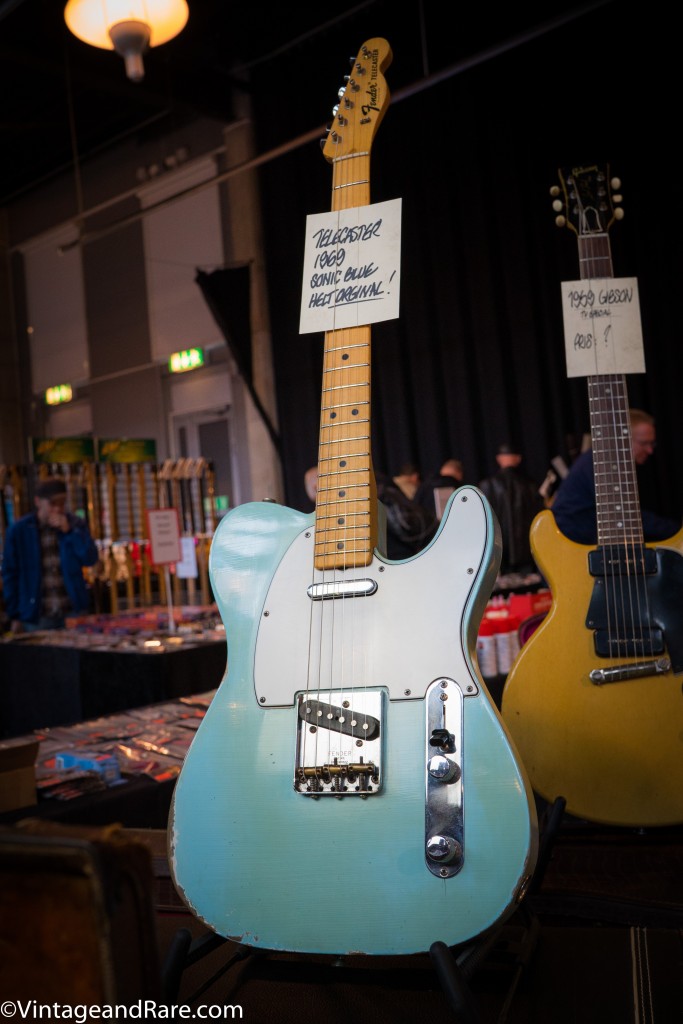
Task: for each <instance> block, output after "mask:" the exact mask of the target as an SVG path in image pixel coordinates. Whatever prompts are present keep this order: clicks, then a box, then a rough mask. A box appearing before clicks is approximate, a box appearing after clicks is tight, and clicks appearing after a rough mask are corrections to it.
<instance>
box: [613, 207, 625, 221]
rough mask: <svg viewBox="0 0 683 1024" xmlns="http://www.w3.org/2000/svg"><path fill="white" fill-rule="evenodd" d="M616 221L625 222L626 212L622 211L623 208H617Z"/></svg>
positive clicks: (615, 212)
mask: <svg viewBox="0 0 683 1024" xmlns="http://www.w3.org/2000/svg"><path fill="white" fill-rule="evenodd" d="M614 219H615V220H623V219H624V211H623V210H622V208H621V206H617V208H616V210H615V211H614Z"/></svg>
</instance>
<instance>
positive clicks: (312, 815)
mask: <svg viewBox="0 0 683 1024" xmlns="http://www.w3.org/2000/svg"><path fill="white" fill-rule="evenodd" d="M390 60H391V51H390V49H389V46H388V44H387V43H386V41H385V40H383V39H371V40H369V41H368V42H366V43H365V44H364V46H363V47H361V50H360V52H359V53H358V56H357V58H356V59H355V61H354V62H353V66H352V70H351V75H350V77H349V80H348V82H347V85H346V88H345V90H344V92H343V95H342V97H341V99H340V104H339V109H338V110H337V111H336V112H335V124H334V128H333V130H332V131H331V132H330V133H329V135H328V138H327V142H326V144H325V149H324V152H325V156H326V157H327V159H328V160H329V161H330V162H331V164H332V167H333V192H332V194H333V200H332V208H333V210H341V209H345V210H347V209H355V208H357V207H359V206H363V205H367V204H368V203H369V169H370V148H371V144H372V140H373V138H374V135H375V132H376V130H377V127H378V125H379V122H380V120H381V118H382V116H383V114H384V112H385V110H386V107H387V104H388V92H387V87H386V83H385V80H384V77H383V71H384V69H385V68H386V67H387V65H388V64H389V62H390ZM320 422H321V427H320V438H319V460H318V469H319V485H318V498H317V504H316V512H315V515H303V514H301V513H299V512H295V511H292V510H290V509H287V508H282V507H279V506H277V505H273V504H271V503H259V504H255V503H254V504H247V505H243V506H240V507H237V508H236V509H234V510H233V511H231V512H230V513H228V515H226V516H225V518H224V519H223V520H222V522H221V524H220V526H219V528H218V530H217V532H216V535H215V538H214V541H213V546H212V551H211V579H212V584H213V589H214V593H215V595H216V599H217V602H218V606H219V609H220V611H221V614H222V617H223V620H224V622H225V628H226V634H227V641H228V662H229V667H228V672H227V674H226V678H225V680H224V681H223V683H222V684H221V686H220V688H219V690H218V692H217V694H216V696H215V698H214V700H213V702H212V704H211V706H210V708H209V710H208V712H207V715H206V718H205V719H204V721H203V723H202V725H201V727H200V728H199V730H198V733H197V736H196V738H195V740H194V743H193V744H192V747H191V749H190V752H189V754H188V756H187V760H186V763H185V765H184V767H183V770H182V773H181V775H180V778H179V780H178V784H177V787H176V793H175V799H174V806H173V809H172V813H171V821H170V859H171V865H172V870H173V874H174V878H175V882H176V885H177V887H178V889H179V891H180V892H181V893H182V894H183V896H184V898H185V899H186V901H187V903H188V904H189V906H190V907H191V908H192V909H193V910H194V912H195V913H196V914H197V915H198V916H199V917H200V918H202V919H203V920H204V921H206V922H207V923H208V924H209V925H210V926H211V927H212V928H213V929H214V930H215V931H217V932H218V933H220V934H222V935H225V936H228V937H230V938H232V939H234V940H236V941H238V942H242V943H245V944H247V945H251V946H258V947H265V948H271V949H287V950H292V951H306V952H316V953H336V954H339V953H345V952H362V953H370V954H387V953H412V952H417V951H422V950H426V949H428V948H429V947H430V945H431V944H432V943H433V942H434V941H435V940H441V941H445V942H447V943H449V944H455V943H458V942H461V941H465V940H466V939H469V938H471V937H472V936H474V935H476V934H479V933H480V932H482V931H484V930H485V929H487V928H488V927H489V926H491V925H492V924H493V923H495V922H496V921H497V920H498V919H500V918H501V917H502V916H503V915H504V914H506V913H507V912H508V911H509V910H511V909H512V908H513V907H514V905H515V903H516V901H517V899H518V898H519V896H520V894H521V892H522V891H523V888H524V883H525V880H526V879H527V878H528V875H529V873H530V870H531V869H532V867H533V862H534V857H535V839H536V836H535V818H534V813H533V810H532V809H531V808H530V803H529V790H528V787H527V785H526V783H525V779H524V776H523V773H522V771H521V769H520V767H519V765H518V763H517V761H516V759H515V756H514V754H513V752H512V749H511V746H510V743H509V741H508V737H507V734H506V732H505V729H504V727H503V725H502V722H501V720H500V718H499V717H498V715H497V712H496V710H495V708H494V707H493V705H492V704H491V701H490V699H489V697H488V694H487V692H486V690H485V688H484V685H483V683H482V681H481V678H480V676H479V674H478V671H477V669H476V663H475V654H474V652H475V646H476V633H477V628H478V625H479V621H480V617H481V613H482V611H483V606H484V605H485V602H486V599H487V597H488V594H489V592H490V588H491V586H492V584H493V580H494V578H495V574H496V569H497V565H498V561H499V541H498V539H497V529H496V524H495V522H494V519H493V517H492V514H491V511H490V509H489V507H488V505H487V504H486V502H485V501H484V499H483V497H482V496H481V495H480V494H479V492H478V491H477V490H476V489H475V488H472V487H463V488H461V489H460V490H459V491H457V493H456V494H455V495H454V496H453V498H452V500H451V502H450V504H449V506H448V508H447V510H446V513H445V515H444V517H443V520H442V523H441V527H440V529H439V532H438V534H437V536H436V537H435V539H434V540H433V542H432V543H431V544H430V546H429V547H428V548H427V549H426V550H424V551H423V552H422V553H421V554H419V555H418V556H416V557H414V558H412V559H408V560H406V561H404V562H392V561H389V560H388V559H386V558H384V557H383V556H382V554H381V553H380V552H379V550H378V549H377V537H378V533H379V532H380V525H379V514H378V506H377V501H376V492H375V482H374V476H373V471H372V464H371V458H370V328H369V327H368V326H359V327H353V328H346V329H340V330H332V331H329V332H327V333H326V334H325V349H324V371H323V388H322V401H321V421H320Z"/></svg>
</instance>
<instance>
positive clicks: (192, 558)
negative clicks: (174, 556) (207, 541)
mask: <svg viewBox="0 0 683 1024" xmlns="http://www.w3.org/2000/svg"><path fill="white" fill-rule="evenodd" d="M180 549H181V551H182V553H183V557H182V558H181V560H180V561H179V562H178V564H177V565H176V567H175V571H176V576H177V577H178V579H180V580H196V579H197V576H198V575H199V572H198V571H197V551H196V549H195V546H194V537H181V538H180Z"/></svg>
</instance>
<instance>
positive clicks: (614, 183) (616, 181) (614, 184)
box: [610, 178, 621, 189]
mask: <svg viewBox="0 0 683 1024" xmlns="http://www.w3.org/2000/svg"><path fill="white" fill-rule="evenodd" d="M610 185H611V186H612V188H613V189H614V188H621V178H612V179H611V180H610Z"/></svg>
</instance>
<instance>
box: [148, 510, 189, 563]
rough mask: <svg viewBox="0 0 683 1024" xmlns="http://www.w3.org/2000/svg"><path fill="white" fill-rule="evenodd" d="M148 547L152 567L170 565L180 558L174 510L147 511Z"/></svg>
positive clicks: (178, 528)
mask: <svg viewBox="0 0 683 1024" xmlns="http://www.w3.org/2000/svg"><path fill="white" fill-rule="evenodd" d="M147 529H148V533H149V545H150V551H151V557H152V563H153V564H154V565H171V564H173V563H174V562H179V561H180V559H181V557H182V552H181V549H180V522H179V520H178V511H177V509H175V508H150V509H147Z"/></svg>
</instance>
